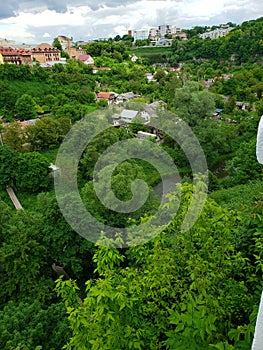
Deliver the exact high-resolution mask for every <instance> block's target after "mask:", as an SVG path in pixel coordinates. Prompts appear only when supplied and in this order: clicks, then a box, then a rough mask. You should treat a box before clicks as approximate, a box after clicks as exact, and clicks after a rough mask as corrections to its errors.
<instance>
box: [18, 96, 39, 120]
mask: <svg viewBox="0 0 263 350" xmlns="http://www.w3.org/2000/svg"><path fill="white" fill-rule="evenodd" d="M15 110H16V113H17V115H18V116H19V117H20V118H22V119H24V120H28V119H32V118H35V117H36V115H37V109H36V103H35V101H34V99H33V97H32V96H30V95H28V94H23V95H22V96H20V97H19V98H18V99H17V101H16V103H15Z"/></svg>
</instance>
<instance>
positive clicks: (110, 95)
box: [97, 91, 117, 104]
mask: <svg viewBox="0 0 263 350" xmlns="http://www.w3.org/2000/svg"><path fill="white" fill-rule="evenodd" d="M116 98H117V94H116V93H115V92H112V91H111V92H104V91H101V92H99V93H98V94H97V100H98V101H99V100H104V101H107V102H108V104H112V103H114V102H115V101H116Z"/></svg>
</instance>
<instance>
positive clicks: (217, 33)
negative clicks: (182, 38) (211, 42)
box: [200, 27, 234, 39]
mask: <svg viewBox="0 0 263 350" xmlns="http://www.w3.org/2000/svg"><path fill="white" fill-rule="evenodd" d="M232 29H234V28H233V27H226V28H217V29H215V30H211V31H210V32H205V33H203V34H200V38H201V39H207V38H210V39H217V38H220V37H223V36H226V35H227V34H228V33H229V32H230V31H231V30H232Z"/></svg>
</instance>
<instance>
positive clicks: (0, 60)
mask: <svg viewBox="0 0 263 350" xmlns="http://www.w3.org/2000/svg"><path fill="white" fill-rule="evenodd" d="M0 64H4V58H3V56H2V54H1V53H0Z"/></svg>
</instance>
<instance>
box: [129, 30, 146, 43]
mask: <svg viewBox="0 0 263 350" xmlns="http://www.w3.org/2000/svg"><path fill="white" fill-rule="evenodd" d="M148 36H149V31H148V29H140V30H134V31H133V37H134V42H136V40H145V39H148Z"/></svg>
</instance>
